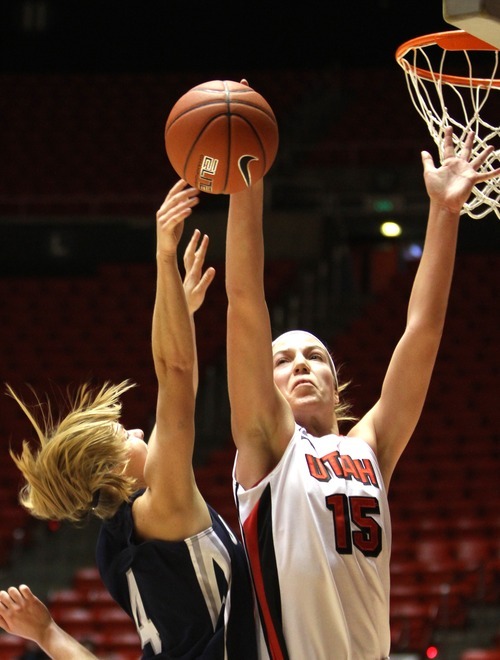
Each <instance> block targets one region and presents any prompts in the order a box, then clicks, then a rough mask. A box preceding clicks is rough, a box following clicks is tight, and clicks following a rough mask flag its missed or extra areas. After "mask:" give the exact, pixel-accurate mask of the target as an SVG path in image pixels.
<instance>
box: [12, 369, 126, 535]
mask: <svg viewBox="0 0 500 660" xmlns="http://www.w3.org/2000/svg"><path fill="white" fill-rule="evenodd" d="M134 386H135V384H134V383H131V382H130V381H128V380H125V381H122V382H121V383H119V384H118V385H113V384H111V383H109V382H106V383H104V385H102V387H101V388H100V389H94V390H93V389H92V387H91V386H90V385H89V384H88V383H85V384H84V385H81V386H80V387H79V388H78V390H77V392H76V395H75V396H74V397H73V400H71V398H69V399H68V402H67V405H68V407H69V412H68V413H67V414H66V416H65V417H62V418H60V419H59V420H58V421H57V422H56V423H54V418H53V414H52V410H51V405H50V401H49V400H48V398H47V399H46V404H45V410H43V408H44V404H42V402H41V401H40V399H39V398H38V397H36V402H37V408H38V409H39V412H40V417H41V419H40V421H37V419H36V417H35V415H34V413H33V412H32V410H30V408H28V406H27V405H26V404H25V403H24V402H23V401H22V400H21V398H20V397H19V396H18V395H17V394H16V393H15V392H14V390H13V389H12V388H11V387H10V385H7V390H8V394H9V395H10V396H11V397H12V398H13V399H14V400H15V401H17V403H18V404H19V406H20V407H21V409H22V410H23V412H24V413H25V415H26V416H27V417H28V419H29V421H30V422H31V424H32V426H33V429H34V430H35V432H36V435H37V436H38V441H39V443H40V446H39V448H38V449H35V450H33V449H32V448H31V446H30V443H29V442H28V441H27V440H23V444H22V451H21V453H20V454H19V455H16V454H15V452H14V451H13V450H12V449H10V455H11V456H12V459H13V460H14V463H15V464H16V465H17V467H18V468H19V469H20V471H21V472H22V474H23V477H24V479H25V480H26V483H25V485H24V486H23V487H22V489H21V491H20V493H19V501H20V503H21V505H22V506H23V507H24V508H26V509H27V510H28V511H29V512H30V513H31V514H32V515H33V516H35V517H36V518H42V519H46V520H67V521H70V522H80V521H83V520H85V518H86V517H87V516H88V514H89V513H90V512H92V513H94V514H95V515H96V516H98V517H99V518H103V519H106V518H110V517H111V516H112V515H114V513H115V512H116V510H117V509H118V507H119V506H120V505H121V504H122V502H124V501H126V500H128V499H129V497H130V496H131V494H132V493H133V491H134V490H135V486H134V481H133V480H132V479H131V478H130V477H127V475H126V474H125V468H126V465H127V460H128V459H127V451H126V445H125V443H124V442H123V439H122V438H121V437H120V436H119V435H118V433H117V424H118V421H119V418H120V413H121V402H120V396H121V395H122V394H123V393H124V392H125V391H127V390H128V389H130V388H131V387H134ZM35 396H36V395H35Z"/></svg>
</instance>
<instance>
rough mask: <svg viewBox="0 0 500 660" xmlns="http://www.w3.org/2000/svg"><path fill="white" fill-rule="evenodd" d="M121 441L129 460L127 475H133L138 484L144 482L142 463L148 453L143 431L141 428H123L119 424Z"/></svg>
mask: <svg viewBox="0 0 500 660" xmlns="http://www.w3.org/2000/svg"><path fill="white" fill-rule="evenodd" d="M119 432H120V433H121V434H122V435H123V441H124V442H125V443H126V445H127V453H128V458H129V462H128V465H127V475H128V476H130V477H133V478H134V479H135V480H136V481H137V483H138V485H143V484H144V465H145V463H146V458H147V455H148V446H147V444H146V442H145V441H144V432H143V431H142V430H141V429H128V430H126V429H124V428H123V426H120V431H119Z"/></svg>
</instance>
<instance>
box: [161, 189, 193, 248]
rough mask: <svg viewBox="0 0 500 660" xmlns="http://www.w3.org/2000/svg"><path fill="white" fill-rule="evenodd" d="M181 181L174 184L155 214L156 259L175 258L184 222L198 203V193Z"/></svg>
mask: <svg viewBox="0 0 500 660" xmlns="http://www.w3.org/2000/svg"><path fill="white" fill-rule="evenodd" d="M187 185H188V184H187V183H186V182H185V181H184V180H183V179H179V181H177V183H175V184H174V185H173V186H172V188H171V189H170V191H169V192H168V195H167V196H166V197H165V200H164V202H163V204H162V205H161V206H160V208H159V209H158V211H157V213H156V242H157V248H156V249H157V256H158V257H166V258H168V257H174V256H175V257H176V256H177V246H178V245H179V241H180V239H181V236H182V231H183V229H184V220H185V219H186V218H187V217H188V216H189V215H190V214H191V212H192V209H193V207H194V206H196V205H197V204H198V202H199V194H200V191H199V190H197V189H196V188H191V187H187Z"/></svg>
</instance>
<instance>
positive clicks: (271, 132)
mask: <svg viewBox="0 0 500 660" xmlns="http://www.w3.org/2000/svg"><path fill="white" fill-rule="evenodd" d="M278 140H279V135H278V124H277V122H276V117H275V116H274V112H273V110H272V109H271V106H270V105H269V103H268V102H267V101H266V100H265V99H264V98H263V97H262V96H261V95H260V94H259V93H258V92H256V91H255V90H254V89H252V88H251V87H249V86H248V85H244V84H243V83H239V82H234V81H232V80H212V81H211V82H205V83H202V84H201V85H197V86H196V87H193V88H192V89H190V90H189V91H188V92H186V93H185V94H184V95H183V96H181V97H180V99H179V100H178V101H177V102H176V103H175V105H174V106H173V108H172V110H171V111H170V114H169V116H168V118H167V123H166V125H165V148H166V151H167V156H168V159H169V160H170V163H171V165H172V167H173V168H174V170H175V171H176V173H177V174H178V175H179V176H180V177H181V178H182V179H184V180H185V181H187V182H188V183H189V184H190V185H191V186H193V187H195V188H198V189H199V190H201V191H202V192H207V193H211V194H214V195H218V194H231V193H236V192H240V191H241V190H244V189H245V188H246V187H248V186H251V185H252V184H253V183H255V182H256V181H258V180H259V179H261V178H262V177H263V176H264V175H265V174H266V173H267V172H268V171H269V169H270V168H271V165H272V164H273V163H274V160H275V158H276V153H277V150H278Z"/></svg>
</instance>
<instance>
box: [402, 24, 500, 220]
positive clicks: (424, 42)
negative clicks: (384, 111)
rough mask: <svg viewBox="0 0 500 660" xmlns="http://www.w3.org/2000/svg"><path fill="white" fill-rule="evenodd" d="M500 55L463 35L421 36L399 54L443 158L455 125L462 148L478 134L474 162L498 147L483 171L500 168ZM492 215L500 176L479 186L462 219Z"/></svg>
mask: <svg viewBox="0 0 500 660" xmlns="http://www.w3.org/2000/svg"><path fill="white" fill-rule="evenodd" d="M498 54H499V51H498V49H497V48H495V47H494V46H492V45H491V44H488V43H486V42H485V41H481V40H480V39H477V38H476V37H474V36H472V35H470V34H468V33H467V32H464V31H463V30H452V31H449V32H437V33H435V34H429V35H426V36H422V37H417V38H415V39H411V40H409V41H407V42H405V43H404V44H402V45H401V46H400V47H399V48H398V49H397V51H396V61H397V62H398V64H399V65H400V66H401V67H402V69H403V71H404V73H405V77H406V83H407V86H408V90H409V92H410V97H411V100H412V102H413V105H414V106H415V108H416V110H417V112H418V113H419V115H420V116H421V117H422V118H423V120H424V121H425V123H426V124H427V127H428V129H429V132H430V134H431V136H432V138H433V140H434V142H435V143H436V145H437V147H438V150H439V156H440V158H441V159H442V155H443V137H444V129H445V128H446V127H447V126H452V127H453V140H454V143H455V146H456V147H458V149H461V148H462V147H463V145H464V142H465V138H466V137H467V134H468V133H469V132H470V131H474V132H475V134H476V137H475V140H474V146H473V151H472V157H474V156H476V155H477V154H478V153H480V152H482V151H483V150H484V149H485V148H486V147H487V146H488V145H493V147H494V148H495V151H493V152H492V153H491V154H490V156H488V158H487V159H486V161H485V162H484V163H483V165H482V166H481V168H480V171H481V172H491V171H492V170H494V169H496V168H497V167H499V166H500V126H499V125H498V123H499V121H500V79H499V78H497V71H498V67H499V56H498ZM445 65H446V68H445ZM491 211H494V212H495V214H496V216H497V217H498V218H500V177H494V178H492V179H490V180H488V181H486V182H484V183H482V184H479V185H477V186H474V188H473V190H472V195H471V198H470V199H469V200H468V202H467V203H466V204H464V208H463V210H462V214H467V215H469V216H470V217H471V218H474V219H476V220H478V219H480V218H483V217H484V216H485V215H487V214H488V213H490V212H491Z"/></svg>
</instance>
